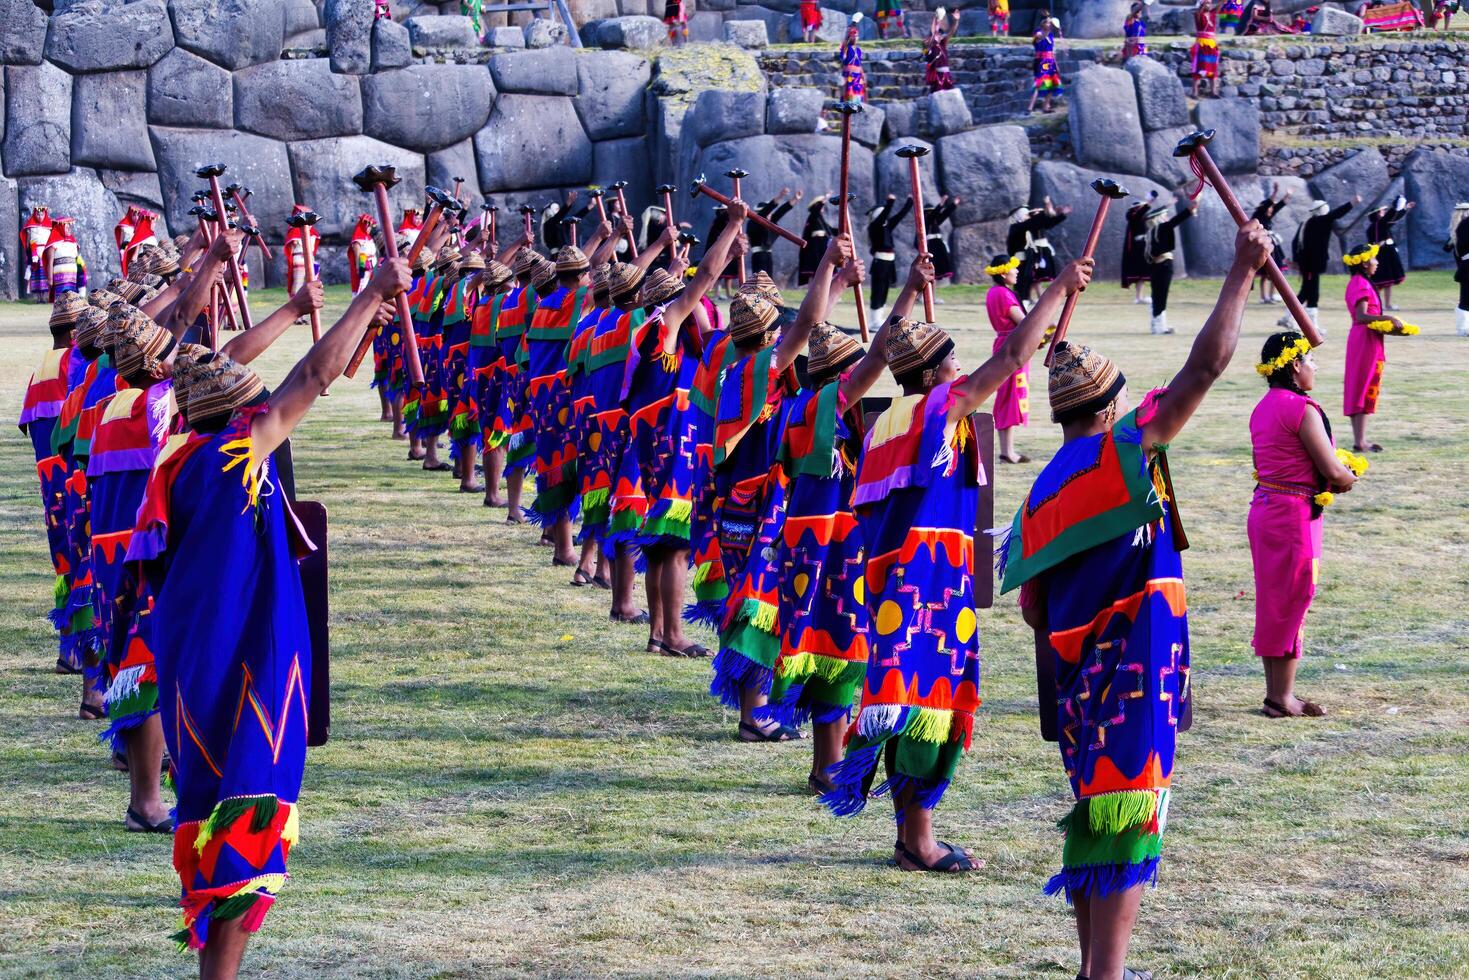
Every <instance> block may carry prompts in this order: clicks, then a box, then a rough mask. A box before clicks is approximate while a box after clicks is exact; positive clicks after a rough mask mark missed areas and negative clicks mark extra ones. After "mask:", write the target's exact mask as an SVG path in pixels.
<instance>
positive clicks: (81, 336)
mask: <svg viewBox="0 0 1469 980" xmlns="http://www.w3.org/2000/svg"><path fill="white" fill-rule="evenodd" d="M106 322H107V312H106V311H105V310H100V309H98V308H97V307H95V306H89V307H87V308H86V309H84V310H82V311H81V314H80V315H79V316H78V317H77V321H76V325H75V326H74V327H72V340H73V341H74V342H75V344H76V345H77V347H78V348H84V347H97V348H100V347H101V344H100V343H98V340H99V338H101V336H102V325H103V324H105V323H106Z"/></svg>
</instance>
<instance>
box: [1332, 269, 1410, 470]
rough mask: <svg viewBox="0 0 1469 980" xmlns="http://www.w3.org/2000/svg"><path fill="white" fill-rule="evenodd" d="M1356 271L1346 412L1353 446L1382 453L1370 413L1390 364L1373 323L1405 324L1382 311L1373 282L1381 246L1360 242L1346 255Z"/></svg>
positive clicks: (1350, 286)
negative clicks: (1371, 432)
mask: <svg viewBox="0 0 1469 980" xmlns="http://www.w3.org/2000/svg"><path fill="white" fill-rule="evenodd" d="M1342 262H1343V263H1345V265H1346V267H1347V271H1348V272H1350V273H1351V274H1352V278H1351V281H1350V282H1348V283H1347V295H1346V300H1347V313H1348V314H1349V315H1350V316H1351V318H1352V332H1351V333H1350V334H1348V335H1347V369H1346V378H1345V379H1344V384H1343V388H1344V391H1343V393H1342V414H1343V415H1345V416H1347V417H1348V418H1349V419H1351V420H1352V448H1353V449H1354V450H1355V451H1356V452H1359V453H1362V452H1374V453H1380V452H1382V447H1381V446H1379V445H1378V444H1377V443H1375V442H1368V441H1367V416H1369V415H1374V414H1376V412H1377V397H1378V395H1379V394H1380V393H1381V390H1382V369H1383V365H1385V364H1387V351H1386V349H1385V348H1384V345H1383V343H1382V337H1383V335H1382V333H1381V332H1380V331H1378V330H1373V329H1372V328H1371V327H1370V326H1369V324H1371V323H1375V322H1381V321H1383V320H1387V321H1389V322H1391V323H1392V324H1393V326H1394V329H1398V330H1401V329H1402V326H1403V323H1402V321H1401V320H1399V319H1398V318H1397V317H1394V316H1387V315H1386V314H1384V313H1383V312H1382V299H1381V297H1379V296H1378V295H1377V287H1376V286H1374V285H1373V284H1372V273H1374V272H1376V271H1377V246H1376V245H1358V246H1357V247H1356V248H1354V249H1352V251H1351V252H1349V253H1348V254H1346V255H1344V256H1342Z"/></svg>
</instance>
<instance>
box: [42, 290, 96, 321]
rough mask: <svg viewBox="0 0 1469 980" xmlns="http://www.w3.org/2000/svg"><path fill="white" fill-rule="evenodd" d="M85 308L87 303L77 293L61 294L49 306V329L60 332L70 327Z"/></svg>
mask: <svg viewBox="0 0 1469 980" xmlns="http://www.w3.org/2000/svg"><path fill="white" fill-rule="evenodd" d="M86 308H87V301H86V300H85V299H83V298H82V297H81V295H80V294H79V293H62V294H61V295H60V296H58V297H56V302H54V303H52V304H51V329H52V330H60V329H62V328H63V327H69V326H71V325H72V324H74V323H76V322H77V318H78V317H80V316H81V315H82V311H83V310H85V309H86Z"/></svg>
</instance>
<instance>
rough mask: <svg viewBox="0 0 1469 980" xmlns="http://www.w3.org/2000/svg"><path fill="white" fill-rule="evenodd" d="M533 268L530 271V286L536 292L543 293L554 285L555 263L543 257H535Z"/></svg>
mask: <svg viewBox="0 0 1469 980" xmlns="http://www.w3.org/2000/svg"><path fill="white" fill-rule="evenodd" d="M537 259H538V261H537V262H536V264H535V268H533V269H531V273H530V284H531V285H532V286H534V287H535V290H536V292H538V293H543V292H545V291H546V290H548V289H550V288H551V287H553V286H555V285H556V263H555V262H552V261H551V260H550V259H548V258H546V257H545V256H537Z"/></svg>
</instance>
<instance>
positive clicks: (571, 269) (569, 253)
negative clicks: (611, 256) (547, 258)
mask: <svg viewBox="0 0 1469 980" xmlns="http://www.w3.org/2000/svg"><path fill="white" fill-rule="evenodd" d="M591 267H592V264H591V262H589V261H587V254H586V253H585V252H583V251H582V250H581V249H579V248H577V247H576V246H575V245H567V246H566V247H565V248H563V249H561V251H559V252H557V253H556V272H557V273H558V274H560V273H563V272H564V273H566V274H568V275H571V274H574V273H581V272H586V271H587V270H588V269H590V268H591Z"/></svg>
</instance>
